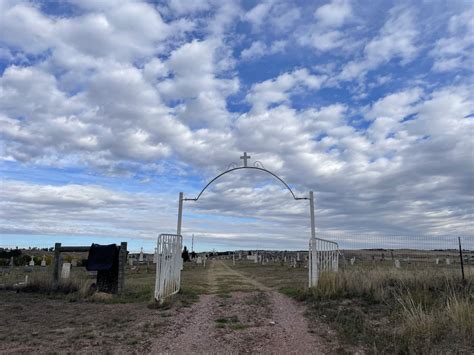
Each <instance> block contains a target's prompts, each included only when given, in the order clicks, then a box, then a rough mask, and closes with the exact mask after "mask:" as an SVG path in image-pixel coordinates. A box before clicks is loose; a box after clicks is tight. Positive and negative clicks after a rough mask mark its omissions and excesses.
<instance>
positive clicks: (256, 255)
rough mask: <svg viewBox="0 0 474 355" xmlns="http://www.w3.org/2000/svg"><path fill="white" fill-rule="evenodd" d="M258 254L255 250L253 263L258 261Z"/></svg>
mask: <svg viewBox="0 0 474 355" xmlns="http://www.w3.org/2000/svg"><path fill="white" fill-rule="evenodd" d="M259 256H260V255H258V252H257V253H256V254H255V259H254V263H255V264H257V263H258V257H259Z"/></svg>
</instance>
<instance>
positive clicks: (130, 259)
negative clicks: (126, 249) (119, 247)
mask: <svg viewBox="0 0 474 355" xmlns="http://www.w3.org/2000/svg"><path fill="white" fill-rule="evenodd" d="M128 265H130V266H133V258H129V259H128Z"/></svg>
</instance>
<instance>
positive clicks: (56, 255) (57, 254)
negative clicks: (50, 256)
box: [53, 243, 61, 290]
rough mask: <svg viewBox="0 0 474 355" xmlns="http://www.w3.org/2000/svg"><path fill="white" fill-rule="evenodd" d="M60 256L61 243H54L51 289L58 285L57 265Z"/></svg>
mask: <svg viewBox="0 0 474 355" xmlns="http://www.w3.org/2000/svg"><path fill="white" fill-rule="evenodd" d="M60 258H61V243H55V244H54V264H53V289H55V290H57V289H58V287H59V265H60V264H61V263H60Z"/></svg>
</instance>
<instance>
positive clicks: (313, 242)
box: [176, 152, 339, 287]
mask: <svg viewBox="0 0 474 355" xmlns="http://www.w3.org/2000/svg"><path fill="white" fill-rule="evenodd" d="M250 158H251V157H250V156H249V155H247V152H244V155H243V156H241V157H240V159H242V160H243V162H244V166H237V164H235V163H232V164H231V166H230V167H229V169H228V170H226V171H224V172H223V173H221V174H219V175H217V176H216V177H215V178H214V179H212V180H211V181H210V182H209V183H208V184H207V185H206V186H204V188H203V189H202V190H201V192H200V193H199V194H198V195H197V197H195V198H184V194H183V193H182V192H180V193H179V207H178V225H177V232H176V234H177V235H181V224H182V217H183V202H184V201H195V202H197V201H198V200H199V198H200V197H201V195H202V194H203V193H204V191H205V190H206V189H207V188H208V187H209V186H210V185H211V184H212V183H213V182H214V181H216V180H217V179H219V178H220V177H221V176H223V175H225V174H228V173H230V172H233V171H236V170H241V169H252V170H257V171H262V172H265V173H267V174H270V175H272V176H273V177H274V178H276V179H277V180H279V181H280V182H281V183H282V184H283V185H284V186H285V187H286V188H287V190H288V191H290V193H291V196H292V197H293V199H294V200H309V210H310V222H311V239H310V250H309V251H310V260H311V262H310V263H309V267H308V270H309V287H316V286H317V282H318V276H319V273H320V271H321V270H320V269H319V268H320V267H324V268H326V269H324V270H327V271H336V272H337V262H338V255H339V253H338V252H337V253H334V250H337V251H338V247H337V243H334V242H330V241H324V240H322V239H318V238H316V227H315V222H314V197H313V191H310V192H309V197H297V196H296V195H295V193H294V192H293V190H292V189H291V188H290V186H288V184H287V183H286V182H285V181H284V180H283V179H282V178H280V177H279V176H278V175H276V174H274V173H272V172H271V171H269V170H267V169H265V168H264V167H263V164H262V163H260V162H258V161H256V162H255V163H254V166H248V162H247V161H248V160H249V159H250ZM321 243H322V244H321ZM331 243H332V244H331ZM319 246H321V248H323V249H318V247H319ZM330 251H332V252H333V254H326V253H329V252H330ZM328 255H331V257H332V259H331V260H335V261H332V264H331V265H332V266H331V267H329V266H328V265H329V264H328V260H329V259H327V258H328V257H329V256H328ZM334 255H335V256H334ZM318 260H319V262H318ZM178 287H179V286H178Z"/></svg>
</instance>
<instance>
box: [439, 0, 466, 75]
mask: <svg viewBox="0 0 474 355" xmlns="http://www.w3.org/2000/svg"><path fill="white" fill-rule="evenodd" d="M473 17H474V10H472V9H470V10H467V11H466V12H464V13H463V14H459V15H453V16H452V17H451V18H450V19H449V24H448V33H449V35H450V36H449V37H443V38H440V39H438V40H437V41H436V43H435V46H434V48H433V49H432V50H431V52H430V55H431V56H432V57H433V58H434V64H433V70H435V71H441V72H444V71H451V70H455V69H472V58H471V53H472V50H473V47H474V23H473V20H472V18H473Z"/></svg>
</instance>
